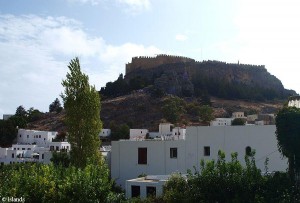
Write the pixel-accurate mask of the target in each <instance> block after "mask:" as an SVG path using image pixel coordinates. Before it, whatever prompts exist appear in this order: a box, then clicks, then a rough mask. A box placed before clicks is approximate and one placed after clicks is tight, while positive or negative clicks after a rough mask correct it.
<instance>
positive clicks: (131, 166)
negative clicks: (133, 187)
mask: <svg viewBox="0 0 300 203" xmlns="http://www.w3.org/2000/svg"><path fill="white" fill-rule="evenodd" d="M144 147H146V148H147V164H145V165H144V164H138V148H144ZM170 148H177V158H170ZM176 171H178V172H182V173H186V167H185V142H184V140H170V141H155V140H146V141H125V140H124V141H113V142H112V151H111V177H112V178H114V179H115V180H116V182H117V184H120V185H121V186H122V187H123V188H124V187H125V181H126V180H128V179H133V178H136V177H138V176H139V175H141V174H147V175H150V174H151V175H164V174H170V173H172V172H176Z"/></svg>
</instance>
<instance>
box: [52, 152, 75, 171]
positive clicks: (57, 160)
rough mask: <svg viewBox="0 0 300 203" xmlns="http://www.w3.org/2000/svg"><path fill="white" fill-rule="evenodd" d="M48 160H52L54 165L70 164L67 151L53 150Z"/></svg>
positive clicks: (66, 165)
mask: <svg viewBox="0 0 300 203" xmlns="http://www.w3.org/2000/svg"><path fill="white" fill-rule="evenodd" d="M50 161H52V162H53V164H54V165H56V166H59V165H61V166H63V167H68V166H70V163H71V160H70V156H69V154H68V152H55V151H54V152H53V153H52V158H51V159H50Z"/></svg>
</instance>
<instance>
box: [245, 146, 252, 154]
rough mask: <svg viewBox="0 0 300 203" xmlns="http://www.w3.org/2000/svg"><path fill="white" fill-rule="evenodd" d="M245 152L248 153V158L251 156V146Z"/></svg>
mask: <svg viewBox="0 0 300 203" xmlns="http://www.w3.org/2000/svg"><path fill="white" fill-rule="evenodd" d="M245 151H246V152H245V153H246V155H247V156H250V155H251V147H249V146H248V147H246V149H245Z"/></svg>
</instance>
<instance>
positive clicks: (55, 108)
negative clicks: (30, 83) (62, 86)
mask: <svg viewBox="0 0 300 203" xmlns="http://www.w3.org/2000/svg"><path fill="white" fill-rule="evenodd" d="M61 110H62V107H61V104H60V101H59V100H58V98H56V99H55V100H54V102H52V103H51V104H50V105H49V112H57V113H59V112H61Z"/></svg>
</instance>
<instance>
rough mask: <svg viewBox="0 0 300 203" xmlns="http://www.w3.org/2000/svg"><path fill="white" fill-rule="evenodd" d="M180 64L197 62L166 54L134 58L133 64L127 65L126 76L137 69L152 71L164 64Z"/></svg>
mask: <svg viewBox="0 0 300 203" xmlns="http://www.w3.org/2000/svg"><path fill="white" fill-rule="evenodd" d="M180 62H195V60H194V59H191V58H188V57H183V56H173V55H165V54H160V55H157V56H156V57H148V56H139V57H133V58H132V60H131V63H128V64H126V74H128V73H130V72H132V71H134V70H137V69H151V68H153V67H156V66H159V65H162V64H170V63H180Z"/></svg>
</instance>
